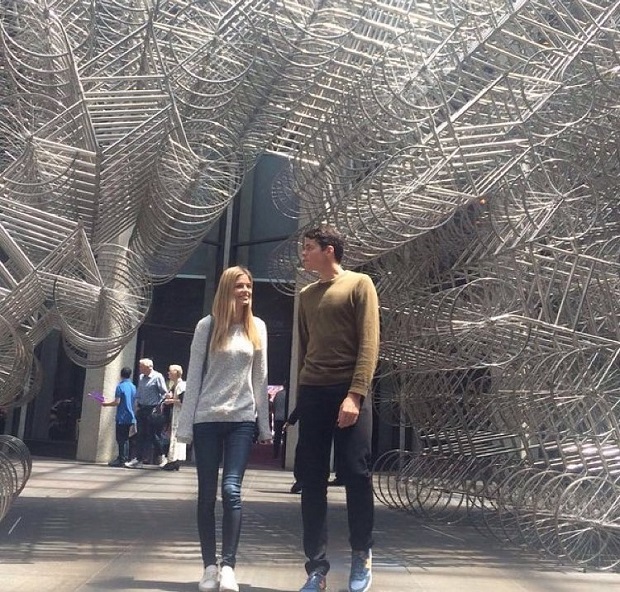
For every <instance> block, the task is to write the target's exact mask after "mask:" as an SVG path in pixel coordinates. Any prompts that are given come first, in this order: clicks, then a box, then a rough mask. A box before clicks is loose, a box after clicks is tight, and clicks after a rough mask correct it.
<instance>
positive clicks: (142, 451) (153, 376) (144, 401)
mask: <svg viewBox="0 0 620 592" xmlns="http://www.w3.org/2000/svg"><path fill="white" fill-rule="evenodd" d="M138 364H139V367H140V378H139V380H138V388H137V389H136V397H135V405H136V420H137V422H138V434H137V437H136V439H137V443H136V457H135V458H133V459H132V460H130V461H129V462H126V463H125V466H126V467H127V468H129V469H136V468H139V467H141V466H142V463H143V462H145V461H146V460H147V459H148V460H150V459H151V455H152V454H155V455H156V456H157V457H158V459H157V463H158V464H159V463H160V462H161V457H162V455H163V450H162V445H161V433H160V432H161V429H162V427H163V426H162V425H161V424H160V422H159V418H158V417H155V416H154V415H153V410H154V409H155V408H156V407H159V406H160V405H161V402H162V401H163V399H164V396H165V395H166V393H167V392H168V389H167V387H166V382H165V381H164V377H163V376H162V375H161V374H160V373H159V372H157V371H156V370H154V369H153V360H151V359H150V358H142V359H141V360H140V361H139V363H138Z"/></svg>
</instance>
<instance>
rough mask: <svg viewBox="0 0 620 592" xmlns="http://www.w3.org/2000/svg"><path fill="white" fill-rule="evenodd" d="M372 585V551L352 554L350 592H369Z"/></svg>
mask: <svg viewBox="0 0 620 592" xmlns="http://www.w3.org/2000/svg"><path fill="white" fill-rule="evenodd" d="M371 583H372V551H371V550H370V549H368V551H367V552H366V551H353V552H352V553H351V574H350V575H349V592H368V590H370V584H371Z"/></svg>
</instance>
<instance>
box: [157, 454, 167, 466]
mask: <svg viewBox="0 0 620 592" xmlns="http://www.w3.org/2000/svg"><path fill="white" fill-rule="evenodd" d="M167 464H168V459H167V458H166V457H165V456H162V457H161V460H160V461H159V468H160V469H163V468H164V467H165V466H166V465H167Z"/></svg>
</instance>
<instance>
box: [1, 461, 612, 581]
mask: <svg viewBox="0 0 620 592" xmlns="http://www.w3.org/2000/svg"><path fill="white" fill-rule="evenodd" d="M291 483H292V475H291V473H290V472H288V471H284V470H280V469H278V468H277V467H273V466H271V467H269V468H251V469H249V471H248V473H247V475H246V480H245V482H244V499H245V501H244V525H243V533H242V537H241V545H240V549H239V555H238V566H237V569H236V573H237V579H238V580H239V583H240V588H241V592H274V591H297V590H299V588H300V587H301V585H302V584H303V582H304V579H305V575H304V571H303V561H304V557H303V555H302V552H301V544H300V517H299V500H300V498H299V496H297V495H292V494H290V493H288V491H289V488H290V485H291ZM329 495H330V513H329V520H330V560H331V561H332V571H331V572H330V574H329V578H328V590H329V591H330V592H343V591H346V583H347V577H348V569H349V550H348V546H347V540H346V539H347V535H346V532H347V523H346V512H345V506H344V491H343V490H342V489H340V488H331V489H330V494H329ZM195 497H196V478H195V471H194V468H193V467H191V466H188V467H183V468H182V469H181V471H179V472H165V471H160V470H157V469H156V468H154V467H147V468H144V469H135V470H130V469H113V468H110V467H107V466H105V465H94V464H85V463H80V462H76V461H67V460H53V459H44V458H35V459H34V462H33V473H32V476H31V478H30V480H29V482H28V484H27V486H26V488H25V489H24V491H23V492H22V493H21V495H20V496H19V497H18V498H17V499H16V500H15V501H14V503H13V505H12V507H11V510H10V511H9V513H8V515H7V516H6V518H5V519H4V520H3V521H2V523H0V591H1V592H113V591H119V592H120V591H122V592H150V591H158V592H159V591H161V592H195V591H196V590H197V582H198V579H199V578H200V575H201V573H202V566H201V560H200V550H199V545H198V541H197V533H196V527H195ZM218 512H219V504H218ZM373 573H374V584H373V588H372V590H373V592H452V591H462V592H583V591H586V590H587V591H588V592H609V591H610V590H614V589H619V590H620V574H618V573H612V574H610V573H600V572H591V573H584V572H582V571H579V570H577V569H575V568H573V567H563V566H560V565H558V564H557V562H554V561H548V560H543V559H541V558H539V557H535V556H532V555H531V554H526V553H524V552H522V551H519V550H511V549H508V548H506V547H502V546H501V545H500V544H498V543H497V542H496V541H495V540H494V539H492V538H490V537H486V536H483V535H482V534H480V533H478V532H477V531H476V530H475V529H474V528H472V527H471V526H468V525H466V524H457V525H452V526H440V527H436V526H430V525H426V524H423V523H420V522H419V521H417V520H416V519H414V518H413V517H412V516H411V515H409V514H407V513H404V512H398V511H395V510H390V509H388V508H386V507H384V506H382V505H380V504H377V513H376V546H375V548H374V572H373Z"/></svg>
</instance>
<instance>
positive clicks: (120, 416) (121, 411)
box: [101, 366, 136, 467]
mask: <svg viewBox="0 0 620 592" xmlns="http://www.w3.org/2000/svg"><path fill="white" fill-rule="evenodd" d="M130 379H131V368H128V367H127V366H125V367H124V368H122V369H121V381H120V382H119V383H118V385H117V386H116V390H115V392H114V400H113V401H103V402H102V403H101V406H102V407H116V443H117V445H118V456H117V457H116V458H115V459H114V460H112V461H110V462H109V463H108V466H110V467H122V466H123V465H124V464H125V463H126V462H127V461H128V460H129V430H130V429H131V426H132V425H135V423H136V416H135V415H134V412H133V405H134V401H133V400H134V397H135V395H136V387H135V386H134V384H133V382H131V380H130Z"/></svg>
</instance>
